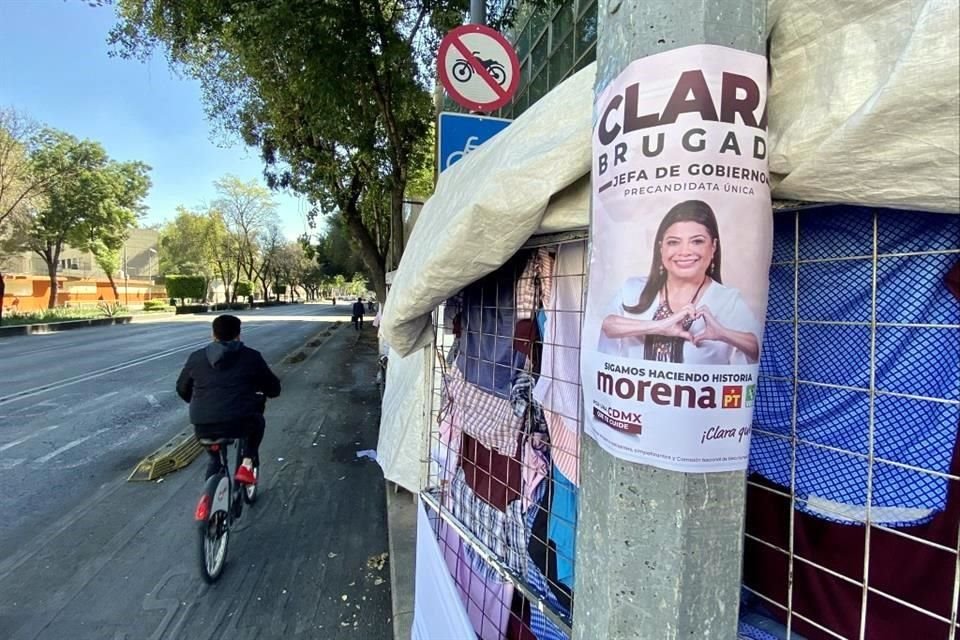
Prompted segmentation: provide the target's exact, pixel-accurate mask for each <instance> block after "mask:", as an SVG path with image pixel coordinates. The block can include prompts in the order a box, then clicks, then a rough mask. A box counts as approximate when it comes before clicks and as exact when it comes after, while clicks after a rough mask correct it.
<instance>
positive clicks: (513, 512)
mask: <svg viewBox="0 0 960 640" xmlns="http://www.w3.org/2000/svg"><path fill="white" fill-rule="evenodd" d="M450 502H451V504H450V510H451V512H453V516H454V517H455V518H456V519H457V520H459V521H460V522H461V523H463V525H464V526H465V527H466V528H467V529H469V530H470V532H471V533H473V535H475V536H476V537H477V539H479V540H480V542H482V543H483V544H484V545H486V546H487V547H488V548H489V549H490V550H491V551H493V553H494V554H495V555H496V556H497V558H499V559H500V561H501V562H503V564H504V565H505V566H507V567H509V568H510V569H511V570H513V571H514V572H516V573H517V574H519V575H526V567H527V540H528V539H529V537H530V533H529V529H528V528H527V526H526V522H525V521H524V517H523V504H522V503H523V501H522V500H514V501H513V502H511V503H510V504H508V505H507V510H506V512H503V511H500V510H498V509H496V508H494V507H491V506H490V505H489V504H487V503H486V502H484V501H483V500H481V499H480V498H478V497H477V496H476V494H475V493H474V492H473V491H472V490H471V489H470V487H469V486H468V485H467V480H466V477H465V475H464V472H463V469H460V470H458V471H457V475H456V476H454V478H453V482H451V483H450Z"/></svg>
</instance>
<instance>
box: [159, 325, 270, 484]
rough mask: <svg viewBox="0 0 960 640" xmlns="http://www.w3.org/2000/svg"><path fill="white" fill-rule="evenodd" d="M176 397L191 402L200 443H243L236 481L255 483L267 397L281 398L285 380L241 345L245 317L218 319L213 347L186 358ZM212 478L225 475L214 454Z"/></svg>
mask: <svg viewBox="0 0 960 640" xmlns="http://www.w3.org/2000/svg"><path fill="white" fill-rule="evenodd" d="M177 394H178V395H179V396H180V397H181V398H183V400H184V402H188V403H190V422H192V423H193V426H194V432H195V433H196V435H197V437H198V438H244V439H245V440H244V442H245V446H244V450H243V451H242V455H243V462H242V464H241V465H240V466H239V467H238V468H237V473H236V479H237V482H241V483H244V484H256V476H254V474H253V467H254V463H255V461H258V460H259V458H258V455H259V449H260V442H261V441H262V440H263V432H264V428H265V426H266V423H265V421H264V419H263V412H264V409H265V407H266V398H276V397H277V396H278V395H280V380H279V379H277V376H275V375H274V374H273V372H272V371H271V370H270V367H269V366H268V365H267V363H266V361H264V359H263V356H262V355H260V352H259V351H256V350H255V349H251V348H249V347H247V346H245V345H244V344H243V343H242V342H241V341H240V318H237V317H236V316H230V315H222V316H218V317H217V318H216V319H215V320H214V321H213V342H211V343H210V344H208V345H207V346H206V347H205V348H203V349H200V350H198V351H194V352H193V353H191V354H190V357H188V358H187V362H186V364H185V365H184V366H183V371H181V372H180V377H179V378H178V379H177ZM209 453H210V463H209V464H208V465H207V477H208V478H209V477H210V476H212V475H215V474H216V473H217V472H218V471H219V470H220V458H219V457H218V456H217V454H216V453H214V452H212V451H210V452H209Z"/></svg>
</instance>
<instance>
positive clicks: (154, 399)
mask: <svg viewBox="0 0 960 640" xmlns="http://www.w3.org/2000/svg"><path fill="white" fill-rule="evenodd" d="M147 402H148V403H150V406H151V407H159V406H160V403H159V402H157V397H156V396H155V395H153V394H152V393H148V394H147Z"/></svg>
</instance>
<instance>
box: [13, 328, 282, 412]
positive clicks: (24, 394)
mask: <svg viewBox="0 0 960 640" xmlns="http://www.w3.org/2000/svg"><path fill="white" fill-rule="evenodd" d="M264 328H266V327H264V326H261V327H251V328H250V329H245V330H244V332H245V333H247V334H249V333H252V332H254V331H256V330H258V329H264ZM208 344H210V341H209V340H204V341H203V342H194V343H191V344H188V345H183V346H180V347H174V348H172V349H167V350H165V351H158V352H157V353H152V354H147V355H145V356H140V357H139V358H134V359H133V360H128V361H127V362H121V363H120V364H115V365H112V366H109V367H104V368H102V369H97V370H95V371H90V372H87V373H81V374H79V375H75V376H72V377H70V378H64V379H63V380H60V381H58V382H51V383H50V384H45V385H40V386H38V387H33V388H32V389H25V390H23V391H18V392H17V393H11V394H10V395H7V396H0V405H3V404H6V403H8V402H13V401H16V400H24V399H26V398H32V397H33V396H37V395H40V394H42V393H47V392H48V391H56V390H57V389H63V388H64V387H70V386H73V385H75V384H80V383H81V382H87V381H89V380H95V379H96V378H102V377H103V376H106V375H110V374H111V373H116V372H117V371H123V370H124V369H129V368H131V367H136V366H137V365H141V364H146V363H148V362H153V361H154V360H160V359H162V358H167V357H169V356H172V355H175V354H177V353H182V352H184V351H188V350H195V349H199V348H201V347H204V346H206V345H208Z"/></svg>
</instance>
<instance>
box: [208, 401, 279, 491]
mask: <svg viewBox="0 0 960 640" xmlns="http://www.w3.org/2000/svg"><path fill="white" fill-rule="evenodd" d="M266 427H267V423H266V420H264V419H263V416H262V415H258V416H251V417H250V418H247V419H245V420H239V421H237V422H230V423H220V424H198V425H195V426H194V433H196V434H197V437H198V438H244V441H243V443H242V446H243V448H242V450H241V452H240V454H241V455H242V456H243V457H244V458H252V459H253V463H254V465H258V464H259V463H260V443H261V442H263V432H264V430H265V429H266ZM207 455H208V456H209V460H208V462H207V477H208V478H209V477H210V476H214V475H216V474H217V473H219V472H220V452H219V451H210V450H209V449H207Z"/></svg>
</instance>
